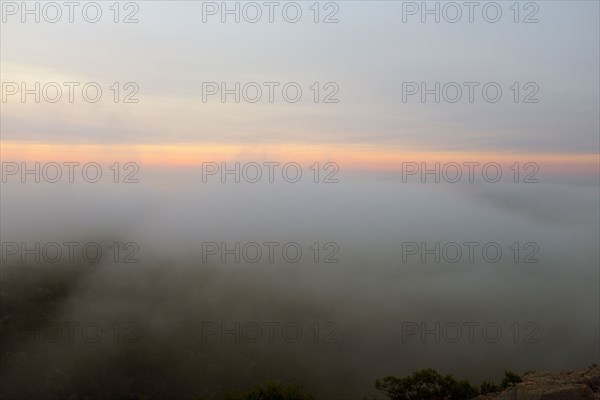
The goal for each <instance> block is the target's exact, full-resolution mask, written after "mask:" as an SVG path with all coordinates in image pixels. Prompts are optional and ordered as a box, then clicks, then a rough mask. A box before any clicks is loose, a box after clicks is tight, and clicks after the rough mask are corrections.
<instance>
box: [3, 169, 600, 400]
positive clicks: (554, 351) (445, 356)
mask: <svg viewBox="0 0 600 400" xmlns="http://www.w3.org/2000/svg"><path fill="white" fill-rule="evenodd" d="M197 172H198V171H193V172H190V171H186V172H182V171H177V170H167V171H162V172H160V173H158V172H156V171H154V172H149V173H146V174H144V175H143V177H142V179H140V183H138V184H131V185H123V184H111V183H99V184H86V183H80V184H68V183H61V184H55V185H53V184H49V183H40V184H20V183H16V182H13V183H11V182H9V183H3V184H2V191H1V196H2V197H1V200H2V210H1V211H2V223H1V234H2V242H3V248H2V251H3V254H2V256H3V263H2V305H3V306H2V316H1V318H2V321H3V342H4V345H3V350H2V353H3V357H2V385H1V387H2V396H3V397H6V398H10V397H11V396H15V394H17V393H18V394H19V395H20V396H23V395H26V396H28V397H30V398H35V397H40V396H43V394H45V393H52V394H53V395H55V396H57V397H65V398H66V397H69V396H72V398H83V397H84V395H85V394H88V395H89V394H93V395H94V396H95V397H98V398H108V397H127V396H134V395H136V394H138V395H142V394H143V395H146V396H148V397H150V398H173V397H178V398H193V396H198V395H205V396H210V395H211V394H214V393H218V391H219V390H220V388H224V387H226V388H238V389H243V388H247V387H249V386H251V385H253V384H255V383H258V382H264V381H267V380H273V379H278V380H283V381H286V382H298V383H300V384H302V385H304V387H305V388H306V389H308V390H309V391H311V392H313V393H315V394H316V396H317V398H325V399H327V398H331V399H333V398H357V399H358V398H362V397H363V396H375V397H377V396H378V395H377V393H376V391H375V390H374V386H373V385H374V381H375V379H377V378H382V377H384V376H387V375H405V374H408V373H410V372H412V371H414V370H417V369H421V368H435V369H437V370H438V371H440V372H442V373H449V374H454V375H455V376H456V377H458V378H461V379H463V378H464V379H469V380H470V381H471V382H472V383H476V384H478V383H479V381H481V380H483V379H486V380H494V381H498V380H499V379H500V378H501V376H502V374H503V373H504V371H505V370H514V371H517V372H524V371H526V370H535V369H567V368H580V367H585V366H588V365H589V364H591V363H593V362H596V361H597V360H598V354H599V350H600V349H599V344H598V330H599V326H598V318H597V317H598V313H599V302H598V283H599V271H598V264H599V262H600V260H599V258H598V242H599V239H600V238H599V232H598V224H599V214H598V213H599V210H598V201H599V192H598V183H597V181H595V180H590V181H587V182H586V181H585V180H583V181H582V180H580V181H579V182H578V183H573V182H574V181H575V180H572V181H568V180H564V179H563V180H551V179H542V180H541V182H540V183H537V184H514V183H510V182H500V183H496V184H490V183H486V182H476V183H473V184H469V183H463V184H448V183H446V184H420V183H402V181H401V180H400V179H397V178H395V177H389V178H382V177H381V176H379V177H378V178H375V177H374V175H375V174H373V176H370V175H368V174H363V175H361V176H359V175H358V174H355V175H352V174H348V175H342V176H341V177H340V178H341V179H340V182H339V183H336V184H314V183H312V182H306V181H304V182H299V183H297V184H290V183H287V182H275V183H273V184H269V183H257V184H250V183H239V184H235V183H225V184H223V183H220V182H219V183H216V182H210V183H202V179H201V176H200V174H198V173H197ZM70 241H71V242H81V243H85V242H94V243H97V244H98V245H99V246H100V247H101V248H102V250H103V255H102V258H101V259H100V260H99V261H98V262H89V260H87V261H86V260H85V259H82V256H81V252H80V251H79V248H77V250H76V251H75V253H74V254H75V256H74V257H75V260H74V261H70V260H68V259H67V257H66V256H65V255H64V254H63V258H61V260H60V261H59V262H56V263H53V262H48V260H47V259H44V256H43V255H42V257H41V259H40V262H39V263H38V262H35V259H34V256H33V255H29V256H26V257H25V262H23V260H21V258H20V257H21V253H20V250H19V253H17V254H16V255H15V254H13V253H11V251H12V250H14V249H10V248H8V247H6V246H7V245H6V243H7V242H14V243H19V244H20V243H23V242H24V243H27V245H28V246H30V248H33V247H34V245H35V243H36V242H40V243H41V247H43V246H44V244H45V243H48V242H57V243H63V242H70ZM113 242H118V243H119V246H120V247H121V253H119V256H118V260H117V262H115V259H114V258H113V256H114V254H115V253H114V251H112V250H111V247H110V246H111V244H112V243H113ZM223 242H224V243H225V244H226V246H227V247H226V248H225V250H227V249H235V243H236V242H239V243H240V249H242V248H244V246H245V245H246V244H248V243H251V242H254V243H257V244H258V245H259V247H260V248H261V250H262V251H263V253H262V257H261V258H260V260H258V261H257V262H252V260H253V259H254V257H255V256H256V254H257V253H256V252H255V251H256V247H252V246H248V247H247V250H248V252H246V253H244V251H241V250H240V251H239V252H238V255H239V257H240V261H239V262H236V260H235V256H236V254H233V253H227V251H225V253H226V254H225V255H224V257H225V262H223V260H222V258H221V256H222V254H221V252H220V251H218V246H220V245H221V243H223ZM265 242H278V243H280V245H277V246H275V245H273V246H275V247H274V250H273V260H272V261H271V260H269V258H268V247H265V245H262V244H263V243H265ZM315 242H317V243H318V247H319V253H318V255H316V253H315V251H316V250H315V248H314V247H311V246H313V244H314V243H315ZM423 242H425V243H426V248H425V250H427V249H434V248H435V242H439V243H440V248H443V247H444V245H445V244H447V243H450V242H453V243H458V244H462V243H465V242H478V243H479V245H477V246H475V247H474V251H473V261H470V260H469V258H468V254H467V253H468V252H467V247H465V246H464V245H461V248H462V250H463V254H462V257H461V258H460V259H459V260H458V261H457V262H451V261H453V259H454V256H455V255H456V253H455V252H454V251H455V250H456V248H455V247H454V248H451V247H448V252H447V253H444V252H443V251H441V250H440V251H439V252H438V254H439V257H440V260H439V262H436V261H435V254H430V255H426V256H425V260H424V262H423V260H422V258H421V256H422V254H421V252H419V251H418V250H417V253H416V254H415V253H414V252H413V253H410V251H411V250H412V251H414V250H415V248H414V247H410V246H411V244H408V245H407V243H413V244H416V245H417V246H418V245H420V244H421V243H423ZM515 242H518V247H519V253H518V256H515V250H514V248H512V249H511V247H510V246H512V245H513V244H514V243H515ZM126 243H129V244H130V245H131V243H134V244H135V245H132V246H134V247H130V248H127V249H125V248H123V245H125V244H126ZM207 243H211V244H207ZM286 243H293V244H294V246H292V248H291V250H290V251H289V253H287V256H288V259H286V258H285V256H283V255H282V252H281V249H282V248H283V247H284V244H286ZM403 243H404V244H403ZM486 243H495V244H497V245H498V246H499V247H500V248H501V250H502V257H501V258H500V259H499V261H497V262H491V261H489V259H490V258H494V257H495V256H494V251H493V250H494V249H492V250H490V251H489V253H487V257H488V258H487V259H486V258H485V257H484V256H483V253H482V251H481V249H482V247H483V246H484V245H485V244H486ZM213 245H216V246H217V248H215V247H214V246H213ZM527 245H528V246H529V247H525V246H527ZM211 246H212V247H211ZM325 246H328V247H325ZM298 247H299V248H300V249H301V250H302V256H301V257H300V258H299V260H298V261H297V262H292V261H290V260H291V259H294V258H295V257H296V256H295V254H296V253H295V249H297V248H298ZM494 248H495V247H494ZM113 249H114V248H113ZM216 249H217V250H216ZM134 250H135V251H134ZM52 254H54V253H52ZM132 254H133V256H132V257H131V259H134V260H139V262H137V263H126V262H123V261H124V258H125V256H126V255H130V256H131V255H132ZM46 255H47V254H46ZM528 255H529V256H530V257H529V258H528V260H529V261H531V260H538V262H536V263H532V262H527V263H526V262H523V261H524V260H525V259H526V256H528ZM4 257H6V258H4ZM315 257H316V259H317V262H315ZM515 257H516V258H517V261H518V262H515ZM325 260H328V261H336V260H337V262H324V261H325ZM65 322H67V323H73V324H75V325H73V326H75V328H74V338H73V340H69V339H68V338H67V334H66V330H65V329H64V325H63V324H64V323H65ZM49 323H55V324H58V325H62V326H63V331H62V333H61V334H60V335H59V336H60V337H59V338H58V340H54V341H53V340H50V339H49V337H51V336H52V337H55V336H56V334H55V332H56V331H55V330H52V331H51V330H49V328H43V326H48V324H49ZM89 323H95V324H96V325H94V326H95V327H96V328H94V329H96V330H97V328H98V327H100V329H101V330H102V337H101V338H100V339H98V341H94V340H89V337H88V340H85V337H83V336H82V331H81V327H82V326H84V325H86V324H89ZM236 323H238V324H239V325H238V326H239V328H236ZM436 323H439V324H440V325H439V328H436ZM11 324H12V325H11ZM20 324H21V325H20ZM23 324H24V325H23ZM36 324H42V327H41V328H39V329H38V330H37V331H36V330H35V328H32V326H34V325H36ZM77 324H78V325H77ZM115 324H117V325H115ZM221 324H225V325H221ZM423 324H425V325H423ZM515 324H518V325H515ZM317 325H318V328H316V327H317ZM23 326H26V328H23ZM257 326H259V327H260V330H258V328H257ZM457 326H459V327H460V329H461V335H458V334H457V332H458V331H457V330H456V327H457ZM484 326H486V331H485V332H483V331H482V329H483V327H484ZM498 326H499V327H500V329H501V332H498V331H497V327H498ZM284 327H287V328H286V329H287V331H285V332H284V330H283V328H284ZM469 327H471V329H472V331H470V330H469V329H470V328H469ZM423 328H425V329H428V330H429V331H427V332H425V335H424V336H422V335H421V334H422V333H423V332H422V329H423ZM44 329H45V330H44ZM94 329H91V328H90V330H89V332H88V333H89V336H94V337H95V335H94V332H95V331H94ZM298 329H300V330H301V336H297V333H298ZM23 331H25V332H23ZM32 331H33V332H37V333H32ZM117 331H118V332H119V339H118V340H117V339H116V336H115V335H116V334H117ZM40 332H41V333H40ZM259 332H260V334H259ZM316 332H318V335H317V333H316ZM469 332H471V335H470V334H469ZM270 334H272V335H270ZM86 337H87V336H86Z"/></svg>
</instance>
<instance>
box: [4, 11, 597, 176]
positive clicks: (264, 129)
mask: <svg viewBox="0 0 600 400" xmlns="http://www.w3.org/2000/svg"><path fill="white" fill-rule="evenodd" d="M404 3H406V2H404ZM102 4H104V6H103V8H104V14H103V16H102V18H101V19H100V21H99V22H98V23H95V24H92V23H88V22H86V21H85V20H84V19H83V18H82V16H81V14H78V13H77V11H76V12H75V14H74V22H73V23H69V22H68V19H67V10H66V9H64V10H63V13H64V17H62V18H61V19H60V21H59V22H57V23H49V22H45V20H44V14H42V15H41V22H40V23H34V21H33V19H32V18H33V16H29V22H30V23H21V22H20V20H19V17H20V14H19V13H18V12H17V14H16V15H5V16H4V18H5V19H6V22H5V23H3V25H2V33H3V34H2V39H1V40H2V42H1V44H2V65H1V70H2V71H1V73H2V81H3V82H17V83H21V82H29V84H30V85H33V84H34V82H40V83H41V85H42V86H43V85H44V84H46V83H47V82H71V81H74V82H81V85H83V84H85V83H87V82H98V83H99V84H100V85H101V87H102V88H103V97H102V98H101V100H100V101H99V103H93V104H91V103H87V102H86V101H84V100H83V99H82V98H81V96H76V97H79V99H77V98H76V99H75V101H74V102H73V103H69V102H68V101H67V95H68V89H67V88H66V87H64V86H63V87H62V89H63V90H64V96H63V98H62V99H61V100H60V101H59V102H57V103H54V104H52V103H48V102H44V101H42V102H41V103H40V104H36V103H34V102H33V101H32V100H28V101H26V102H25V104H23V103H22V102H21V101H20V97H19V94H18V93H17V94H16V95H11V96H7V97H6V99H4V100H6V101H3V104H2V108H3V118H2V142H3V148H4V150H3V151H8V152H10V154H11V157H19V156H22V155H23V153H22V154H19V153H20V152H26V151H27V150H26V149H31V150H34V149H36V146H43V145H52V146H58V148H57V149H53V150H52V152H53V153H54V152H55V151H58V150H59V149H60V148H63V147H64V146H70V145H75V144H76V145H94V146H99V147H97V150H96V151H98V152H99V153H104V154H109V155H110V154H111V153H112V151H111V150H109V149H113V148H118V147H119V146H128V148H134V149H136V150H139V151H141V152H146V151H145V150H142V149H144V148H146V147H144V146H159V147H160V148H162V149H164V150H163V151H161V152H160V153H158V154H156V155H154V156H152V157H151V158H152V162H153V163H156V164H162V163H169V161H168V160H170V159H172V158H173V154H174V152H175V150H174V149H175V148H177V147H185V150H183V149H182V150H181V151H187V152H190V150H192V149H193V150H194V151H197V152H199V155H198V156H197V158H200V157H201V154H202V151H203V149H206V148H207V147H208V146H210V147H211V148H214V149H215V150H216V151H217V152H219V150H218V149H221V150H222V151H226V152H227V153H228V154H229V155H230V157H235V156H239V155H240V153H244V152H250V153H252V152H254V151H263V152H267V153H271V154H272V153H278V152H283V153H285V154H293V155H294V156H301V154H302V152H303V149H305V148H307V147H308V148H314V149H319V150H320V151H321V152H331V154H334V155H335V156H336V157H339V158H338V160H339V161H340V162H342V161H343V160H345V159H344V157H347V162H348V163H349V165H350V164H352V163H354V164H356V161H354V160H353V157H352V154H356V153H357V152H359V153H361V154H362V155H364V153H367V154H368V159H369V161H368V162H366V163H363V164H362V165H361V166H360V167H361V168H375V169H378V168H382V167H383V166H382V165H381V162H379V160H378V158H379V157H378V155H379V154H385V153H387V152H392V153H395V154H397V155H398V156H397V159H398V160H402V159H404V158H403V156H405V155H406V153H408V152H414V153H428V152H429V153H431V152H436V153H441V154H440V156H441V157H443V154H444V153H453V152H458V153H469V154H473V155H474V156H475V157H476V158H478V154H484V153H495V154H524V155H525V156H524V157H525V158H527V157H529V158H530V159H533V158H535V157H538V156H539V157H542V158H544V157H548V156H551V155H555V156H561V157H567V158H569V157H571V158H569V160H570V161H569V162H571V160H574V158H573V157H576V158H577V159H580V160H586V161H587V164H588V165H587V166H588V170H589V169H590V168H591V169H593V168H594V163H595V161H596V157H595V155H596V154H597V151H596V150H597V149H598V146H599V142H598V118H597V115H598V107H599V98H598V91H597V88H598V85H599V81H598V74H597V71H598V69H599V62H598V60H599V54H598V48H599V43H598V40H599V39H598V35H597V33H598V15H599V10H598V3H597V2H593V1H576V2H569V3H568V5H566V4H567V3H565V2H560V1H553V2H545V3H543V4H542V6H541V7H539V9H538V10H533V9H531V10H530V9H522V10H521V13H520V14H519V18H521V19H524V18H525V17H526V16H527V15H528V14H529V13H531V12H533V11H535V15H534V16H533V17H531V18H534V17H535V18H536V19H537V20H538V21H539V22H537V23H514V21H513V18H514V11H512V10H511V9H509V4H508V3H501V4H502V6H501V8H502V18H501V19H500V20H499V22H497V23H490V22H486V20H485V19H484V18H483V14H482V11H481V10H479V8H477V9H475V11H473V21H474V22H473V23H470V22H469V21H468V9H466V8H465V7H462V8H461V10H462V11H461V12H462V13H463V15H462V17H461V19H460V20H459V21H458V22H456V23H450V22H446V21H445V19H449V18H451V17H452V14H451V11H452V10H448V11H445V13H446V14H444V13H442V14H441V20H440V23H435V20H434V19H433V18H434V16H425V17H427V18H429V19H427V20H426V23H422V22H421V19H420V17H421V15H420V13H417V14H416V15H412V14H408V15H404V14H403V11H404V12H406V10H405V7H408V6H406V5H403V3H402V2H398V3H394V2H376V3H371V2H361V1H356V2H354V1H353V2H342V3H339V5H338V9H337V10H334V9H333V8H332V9H331V10H330V9H327V10H325V9H323V10H321V13H322V14H323V15H322V16H320V17H321V18H324V16H325V15H327V14H328V13H331V12H334V11H335V15H334V17H335V18H337V19H338V22H337V23H327V24H326V23H314V22H313V20H312V18H313V17H314V13H313V11H311V10H310V9H309V8H308V7H309V6H310V4H309V3H300V4H301V8H302V9H303V16H302V18H301V19H300V21H299V22H297V23H288V22H286V21H285V20H284V19H283V17H282V14H281V12H278V9H276V10H275V11H274V17H273V18H274V22H273V23H269V22H268V19H267V17H268V9H267V8H265V7H264V6H263V7H262V8H261V10H262V12H263V14H264V16H263V17H262V18H261V20H260V21H259V22H257V23H249V22H245V21H244V18H243V17H244V14H242V18H241V20H240V23H235V21H234V20H233V18H234V16H231V15H230V16H226V17H227V18H229V19H228V20H227V22H226V23H222V22H221V20H220V17H221V15H220V13H217V14H216V15H204V17H203V7H208V6H206V5H204V6H203V3H202V2H180V3H178V5H177V6H170V5H169V4H170V3H169V4H167V3H166V2H161V1H152V2H142V3H139V6H138V8H139V9H138V10H136V13H135V17H136V18H137V19H138V20H139V22H138V23H130V24H125V23H116V24H115V23H114V22H113V21H112V16H113V14H112V11H111V10H109V9H108V3H102ZM234 4H235V2H232V3H231V4H230V7H233V5H234ZM431 4H434V3H431ZM417 5H418V3H417ZM217 6H219V9H220V3H217ZM242 6H243V4H240V5H239V7H240V9H242ZM322 6H323V4H322ZM419 7H420V6H419ZM440 9H442V6H440ZM444 10H445V8H444ZM132 11H134V10H133V9H131V10H129V9H127V10H122V14H123V16H124V15H126V14H128V13H130V12H132ZM19 12H20V11H19ZM49 12H50V11H48V13H49ZM250 12H251V10H250V11H248V13H250ZM488 12H489V13H490V15H491V11H488ZM290 13H291V11H290ZM48 15H50V14H48ZM248 15H251V14H248ZM123 16H122V17H123ZM403 17H404V18H405V20H406V22H402V18H403ZM203 18H204V19H205V20H206V22H202V21H203ZM248 18H250V17H248ZM15 37H18V38H19V39H18V40H14V38H15ZM114 82H119V83H120V85H121V91H122V94H121V96H124V95H126V94H127V93H130V92H131V90H133V89H132V87H129V88H128V89H127V90H126V89H125V88H124V87H123V85H124V84H125V83H126V82H134V83H135V84H136V85H137V88H138V89H139V91H138V92H137V93H136V94H135V95H134V96H133V98H134V99H137V100H139V102H138V103H133V104H132V103H127V104H125V103H121V102H119V103H116V104H115V103H114V102H112V101H111V97H112V95H113V91H111V90H110V89H109V87H110V86H111V85H112V84H113V83H114ZM205 82H216V83H217V84H220V83H222V82H225V83H226V85H227V86H228V87H229V88H232V87H234V85H235V82H240V84H241V86H243V85H245V84H246V83H248V82H257V83H259V84H260V85H261V88H262V90H263V96H262V97H261V100H260V101H258V102H257V103H249V102H246V101H243V100H242V101H241V102H240V103H235V102H234V98H233V95H229V97H227V98H226V99H227V101H226V102H225V103H222V102H221V101H220V97H219V94H216V95H212V96H207V97H206V99H205V100H206V101H203V83H205ZM263 82H278V83H280V85H279V87H277V88H276V89H275V92H274V94H275V96H274V101H273V102H272V103H270V102H269V101H268V89H267V87H265V86H264V85H262V84H263ZM288 82H297V83H298V84H299V85H300V86H301V88H303V93H302V97H301V99H300V101H298V102H297V103H287V102H286V101H284V100H283V98H282V93H281V90H279V89H281V88H282V87H283V85H285V84H286V83H288ZM314 82H319V84H320V86H321V92H320V97H322V98H324V96H326V95H327V93H330V92H331V91H332V90H334V87H333V86H330V87H328V88H327V89H325V88H324V85H325V84H327V83H330V82H332V83H334V84H335V85H336V86H335V87H337V89H338V91H337V92H336V94H335V95H334V96H333V98H335V99H337V100H338V102H337V103H322V102H319V103H314V101H313V94H314V91H313V90H311V89H310V88H309V87H310V86H311V85H312V84H313V83H314ZM404 82H417V83H419V84H420V83H422V82H426V85H427V87H430V88H431V87H433V85H434V84H435V82H440V83H441V85H444V84H446V83H448V82H456V83H458V84H459V85H460V86H461V88H462V90H463V91H464V92H463V97H462V99H461V100H460V101H458V102H457V103H449V102H446V101H441V102H440V103H435V102H434V101H433V95H430V96H429V97H428V98H427V102H426V103H425V104H424V103H422V102H421V101H420V98H419V94H417V95H414V96H409V97H408V98H407V101H405V102H404V101H403V96H402V90H403V83H404ZM463 82H478V83H480V85H479V86H478V87H476V88H475V89H474V92H473V94H474V101H473V103H470V102H469V101H468V100H467V96H468V89H467V87H466V86H464V85H463ZM488 82H496V83H498V85H500V87H501V88H502V97H501V98H500V100H499V101H498V102H496V103H489V102H487V101H485V100H484V99H483V97H482V87H483V85H485V84H486V83H488ZM515 82H518V83H519V85H520V86H521V87H520V92H519V98H520V100H523V99H524V98H525V96H526V95H527V94H528V93H533V91H535V94H533V95H532V97H531V98H532V99H537V100H538V102H537V103H523V102H521V101H519V102H518V103H515V102H514V101H513V96H514V91H513V90H511V89H510V87H511V85H513V84H514V83H515ZM527 83H533V84H534V85H535V86H529V87H527V88H525V86H524V85H525V84H527ZM4 89H6V88H4ZM251 90H253V89H251ZM451 90H453V89H451ZM77 93H78V92H77ZM249 93H250V92H249ZM251 93H254V92H251ZM449 93H454V92H449ZM248 96H250V97H251V96H252V94H248ZM448 96H453V95H452V94H448ZM29 98H30V99H32V98H33V97H32V96H30V97H29ZM32 116H35V118H33V117H32ZM15 146H16V147H15ZM24 146H26V147H24ZM61 146H63V147H61ZM167 149H169V150H167ZM171 149H173V150H171ZM225 149H226V150H225ZM42 151H47V150H42ZM15 153H16V154H15ZM340 153H341V154H340ZM13 154H14V156H13ZM54 154H55V153H54ZM530 155H531V156H530ZM446 158H447V157H446ZM148 161H149V160H148ZM189 162H190V161H189V160H187V159H186V158H185V157H184V158H183V160H182V161H181V163H183V164H185V163H189ZM365 164H366V165H365ZM353 166H354V165H353ZM588 172H589V171H588Z"/></svg>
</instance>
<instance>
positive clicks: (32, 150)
mask: <svg viewBox="0 0 600 400" xmlns="http://www.w3.org/2000/svg"><path fill="white" fill-rule="evenodd" d="M0 155H1V156H2V161H3V162H9V161H13V162H51V161H54V162H67V161H73V162H80V163H85V162H98V163H114V162H128V161H131V162H137V163H139V164H140V165H144V166H148V167H152V168H160V167H166V168H185V167H195V166H200V165H201V164H202V163H203V162H234V161H239V162H250V161H255V162H264V161H277V162H282V163H285V162H291V161H294V162H298V163H300V164H313V163H314V162H327V161H332V162H336V163H337V164H338V165H340V167H343V168H346V169H353V170H364V171H394V170H398V169H399V168H400V167H401V164H402V163H403V162H417V163H423V162H424V163H427V164H428V165H429V164H431V165H433V164H434V163H436V162H438V163H446V162H457V163H463V162H479V163H481V164H484V163H487V162H497V163H500V164H503V165H504V164H506V165H510V164H514V163H515V162H519V163H526V162H535V163H537V164H539V165H540V166H543V167H544V171H548V172H573V173H585V174H588V175H597V174H598V165H599V164H598V163H599V156H600V155H599V154H598V153H590V154H569V153H565V154H560V153H559V154H557V153H518V154H517V153H507V152H474V151H471V152H456V151H429V152H424V151H411V150H407V149H398V148H395V147H391V146H390V147H383V146H371V145H356V144H326V145H323V144H314V145H312V144H296V143H284V144H265V145H262V144H257V145H250V146H249V145H234V144H222V143H208V144H197V143H194V144H166V145H155V144H139V145H106V144H95V145H85V144H72V145H69V144H48V143H32V142H0Z"/></svg>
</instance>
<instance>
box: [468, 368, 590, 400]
mask: <svg viewBox="0 0 600 400" xmlns="http://www.w3.org/2000/svg"><path fill="white" fill-rule="evenodd" d="M522 378H523V382H521V383H518V384H517V385H515V386H513V387H509V388H508V389H506V390H504V391H503V392H499V393H492V394H487V395H482V396H478V397H476V398H475V399H476V400H599V399H600V368H598V367H594V368H588V369H585V370H582V371H557V372H548V371H544V372H526V373H525V374H523V376H522Z"/></svg>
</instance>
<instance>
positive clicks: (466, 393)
mask: <svg viewBox="0 0 600 400" xmlns="http://www.w3.org/2000/svg"><path fill="white" fill-rule="evenodd" d="M375 388H376V389H377V390H379V391H380V392H383V393H384V394H386V395H387V396H388V397H389V398H390V399H391V400H446V399H448V400H466V399H471V398H473V397H475V396H476V395H477V393H478V390H477V389H476V388H474V387H473V386H471V384H469V382H467V381H456V380H455V379H454V378H453V377H452V375H446V376H442V375H440V374H439V373H438V372H437V371H436V370H434V369H424V370H421V371H417V372H414V373H413V374H412V375H410V376H407V377H404V378H398V377H395V376H388V377H385V378H383V379H381V380H379V379H378V380H377V381H376V382H375Z"/></svg>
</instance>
